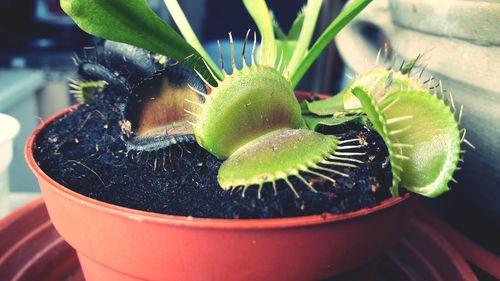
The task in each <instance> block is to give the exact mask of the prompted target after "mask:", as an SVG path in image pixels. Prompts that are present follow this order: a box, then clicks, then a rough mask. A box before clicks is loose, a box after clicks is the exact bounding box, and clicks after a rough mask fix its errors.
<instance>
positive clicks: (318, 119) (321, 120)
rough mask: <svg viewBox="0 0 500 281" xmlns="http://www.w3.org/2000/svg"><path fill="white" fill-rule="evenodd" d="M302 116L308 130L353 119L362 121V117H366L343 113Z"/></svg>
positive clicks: (336, 124) (340, 123)
mask: <svg viewBox="0 0 500 281" xmlns="http://www.w3.org/2000/svg"><path fill="white" fill-rule="evenodd" d="M302 118H304V121H305V122H306V125H307V127H308V128H309V129H310V130H313V131H316V130H317V129H318V128H319V127H320V126H327V127H331V126H338V125H342V124H345V123H347V122H351V121H354V120H360V122H361V123H363V122H364V121H363V120H362V119H363V118H366V117H365V116H363V115H345V116H339V117H335V116H314V115H305V116H302Z"/></svg>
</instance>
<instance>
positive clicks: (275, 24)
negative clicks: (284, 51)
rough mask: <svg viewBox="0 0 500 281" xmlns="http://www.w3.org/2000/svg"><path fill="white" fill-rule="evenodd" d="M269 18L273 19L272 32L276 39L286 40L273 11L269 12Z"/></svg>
mask: <svg viewBox="0 0 500 281" xmlns="http://www.w3.org/2000/svg"><path fill="white" fill-rule="evenodd" d="M271 18H272V20H273V30H274V34H276V37H277V39H278V40H286V35H285V32H283V29H282V28H281V26H280V24H279V22H278V21H277V20H276V17H275V16H274V13H272V12H271Z"/></svg>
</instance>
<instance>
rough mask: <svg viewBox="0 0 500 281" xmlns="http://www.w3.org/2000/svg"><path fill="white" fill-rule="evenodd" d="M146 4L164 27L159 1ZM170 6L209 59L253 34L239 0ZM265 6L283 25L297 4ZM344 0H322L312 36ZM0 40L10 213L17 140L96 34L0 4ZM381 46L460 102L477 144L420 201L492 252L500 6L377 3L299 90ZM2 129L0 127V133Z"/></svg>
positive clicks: (52, 2) (497, 191) (58, 100)
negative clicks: (429, 197) (13, 131)
mask: <svg viewBox="0 0 500 281" xmlns="http://www.w3.org/2000/svg"><path fill="white" fill-rule="evenodd" d="M149 2H150V4H151V7H152V8H153V9H154V10H155V12H156V13H157V14H158V15H160V17H162V18H163V19H164V20H165V21H167V22H169V23H172V22H171V20H170V19H169V15H168V12H167V10H166V8H165V7H164V5H163V1H161V0H149ZM179 2H180V4H181V6H182V7H183V9H184V11H185V13H186V16H187V17H188V19H189V21H190V23H191V24H192V27H193V29H194V31H195V32H196V34H197V35H198V36H199V38H200V40H202V42H203V44H204V45H205V47H206V49H207V51H208V52H209V53H210V54H211V55H212V56H213V57H214V58H217V56H218V51H217V48H216V44H215V42H216V40H227V38H228V37H227V36H228V35H227V33H228V32H232V34H233V36H234V37H235V38H236V39H239V40H240V41H239V42H240V43H241V39H243V37H244V35H245V33H246V31H247V30H248V29H249V28H250V29H252V30H256V28H255V25H254V23H253V21H252V19H251V18H250V16H249V15H248V14H247V12H246V10H245V9H244V7H243V5H242V3H241V2H240V1H224V5H223V6H222V5H221V3H222V1H215V0H184V1H182V0H181V1H179ZM267 2H268V5H269V6H270V8H271V9H272V10H274V11H278V12H276V13H275V16H276V18H277V19H278V22H279V23H280V24H281V26H282V28H283V29H284V30H288V28H289V26H290V25H291V23H292V22H293V20H294V19H295V16H296V15H297V12H298V11H299V10H300V9H301V7H302V6H303V5H304V4H305V2H306V1H304V0H302V1H301V0H287V1H279V0H268V1H267ZM345 2H346V1H324V4H323V5H324V7H323V9H322V12H321V14H320V17H319V21H318V27H317V32H319V31H322V30H323V29H324V28H325V27H326V26H327V25H328V24H329V23H330V22H331V21H332V19H333V18H335V16H336V15H337V14H338V13H339V11H340V10H341V9H342V6H343V5H344V4H345ZM172 25H173V26H175V25H174V24H172ZM0 38H1V40H0V42H1V43H0V113H6V114H8V115H11V116H13V117H15V118H16V119H17V120H18V121H19V123H20V125H21V129H20V132H19V134H18V135H17V137H16V138H15V141H14V145H13V149H14V156H13V160H12V165H11V166H10V171H8V174H9V178H10V181H9V183H5V181H3V183H2V181H0V185H2V184H3V185H9V186H10V201H11V202H10V204H11V207H10V208H11V209H13V208H15V207H17V206H19V205H20V204H22V203H23V202H26V201H27V200H29V199H30V198H33V197H34V196H37V195H38V185H37V183H36V181H35V178H34V176H33V175H32V173H31V171H30V170H29V169H28V167H27V165H26V164H25V160H24V153H23V149H24V144H25V142H26V139H27V138H28V136H29V135H30V133H31V132H32V130H33V129H34V128H35V127H36V126H37V125H38V124H39V123H40V122H42V120H44V119H46V118H47V117H49V116H50V115H52V114H54V113H55V112H57V111H59V110H61V109H63V108H65V107H67V106H69V105H71V104H73V103H75V100H74V99H73V98H72V97H71V96H70V95H69V93H68V85H67V84H68V78H69V77H75V76H76V68H75V65H74V63H73V59H72V58H73V56H74V55H75V54H77V55H78V54H81V52H82V50H83V48H84V47H88V46H94V45H95V44H96V42H97V41H98V40H99V39H96V38H93V37H91V36H89V35H87V34H85V33H84V32H82V31H81V30H80V29H79V28H78V27H77V26H76V25H75V24H74V22H73V21H72V20H71V19H70V18H69V17H68V16H66V15H65V14H64V13H63V12H62V10H61V9H60V7H59V0H23V1H21V0H0ZM237 41H238V40H237ZM237 43H238V42H237ZM384 44H388V46H389V50H390V52H392V53H394V54H396V55H398V56H399V59H411V58H414V57H416V56H417V55H418V54H419V53H422V52H424V51H425V52H428V55H429V56H428V57H429V59H428V60H427V61H426V63H427V66H428V68H427V69H428V71H427V75H434V76H437V77H438V79H441V80H443V82H444V85H445V87H446V86H447V88H448V89H450V90H451V91H453V92H454V93H455V97H456V100H457V101H458V102H459V103H463V104H465V105H466V106H465V115H464V123H463V125H464V126H465V127H467V128H468V132H469V134H468V136H469V137H468V139H469V140H471V141H472V143H474V144H475V145H476V147H477V149H476V150H475V151H473V150H472V149H468V150H469V152H468V153H467V154H466V155H465V165H464V166H463V168H462V170H461V171H460V172H458V173H457V175H456V176H457V179H458V182H459V184H454V185H453V186H452V187H453V189H454V190H453V192H449V193H447V194H446V195H444V196H443V197H441V198H439V199H438V200H433V201H432V202H430V201H429V202H428V204H429V205H430V206H431V207H432V208H433V210H434V211H435V212H436V213H438V214H439V215H440V216H441V217H443V218H445V219H446V220H447V221H448V222H449V223H451V224H452V225H454V226H455V227H456V228H457V229H458V230H460V231H461V232H462V233H465V234H466V235H467V236H468V237H470V238H472V239H473V240H474V241H476V242H478V243H479V244H481V245H483V246H485V247H487V248H489V249H492V250H493V251H494V252H496V253H497V254H498V253H500V247H499V245H500V239H498V237H500V204H499V203H498V202H500V176H499V171H500V160H499V156H500V155H499V153H500V148H499V142H498V141H499V140H500V113H499V112H500V106H499V105H500V90H499V86H500V77H499V76H498V73H500V2H499V1H491V0H489V1H480V0H475V1H459V0H456V1H455V0H453V1H452V0H446V1H433V0H425V1H418V0H405V1H403V0H376V1H374V2H373V3H372V4H371V5H370V9H368V10H367V11H365V12H363V13H362V15H361V16H360V17H359V18H358V19H357V20H356V21H355V22H353V23H352V24H351V25H350V27H349V28H347V30H345V31H343V32H342V33H341V34H339V37H338V38H337V45H335V43H332V44H331V45H330V46H329V47H328V48H327V50H326V51H325V52H324V53H323V54H322V57H321V58H320V59H318V60H317V62H316V64H315V65H314V66H313V67H312V70H311V71H309V73H308V75H307V76H306V77H305V79H304V80H303V81H302V82H301V84H300V85H299V86H298V89H299V90H307V91H312V92H320V93H326V94H334V93H337V92H338V91H339V89H341V88H343V87H344V86H345V85H346V83H348V79H346V78H345V75H344V74H349V73H350V74H352V73H353V72H354V73H356V72H361V71H364V70H367V69H369V68H372V67H373V61H374V57H375V55H376V52H377V51H378V50H379V48H381V47H383V46H384ZM337 46H338V47H337ZM225 51H227V52H228V51H229V49H228V48H225ZM340 54H341V55H340ZM225 57H226V59H229V56H228V55H226V56H225ZM341 57H342V58H343V59H341ZM226 65H229V63H226ZM5 128H6V127H2V125H1V124H0V131H1V130H5ZM2 157H3V158H6V156H5V155H0V160H2ZM4 160H5V159H4ZM0 172H1V171H0ZM6 173H7V172H6ZM0 177H1V175H0ZM0 189H1V187H0ZM0 192H1V191H0ZM1 196H2V195H1V193H0V197H1ZM0 204H1V203H0ZM0 217H1V214H0ZM491 280H493V279H491Z"/></svg>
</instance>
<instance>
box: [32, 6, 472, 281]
mask: <svg viewBox="0 0 500 281" xmlns="http://www.w3.org/2000/svg"><path fill="white" fill-rule="evenodd" d="M165 2H166V4H167V7H168V9H169V10H170V12H171V15H172V17H173V18H174V20H175V22H176V24H177V26H178V28H179V30H180V31H181V33H182V35H183V37H184V39H185V40H186V41H185V40H184V39H182V38H181V36H179V35H178V34H177V33H176V32H175V31H174V30H173V29H172V28H171V27H170V26H168V25H166V24H165V23H163V22H162V21H161V20H160V19H159V18H158V17H157V16H156V15H155V14H154V13H153V12H152V11H151V10H150V9H149V7H148V6H147V4H146V1H133V2H129V3H122V2H119V3H115V2H114V1H103V0H79V1H72V0H63V1H61V4H62V7H63V9H64V10H65V11H66V12H67V13H68V14H69V15H71V16H72V17H73V18H74V19H75V21H76V22H77V24H78V25H80V27H81V28H82V29H84V30H85V31H87V32H89V33H92V34H94V35H97V36H100V37H103V38H106V39H108V40H113V41H120V42H124V43H127V44H132V45H135V46H138V47H134V46H130V45H126V44H123V43H118V42H113V41H106V43H105V44H104V51H103V52H100V53H97V54H96V55H94V56H90V57H89V56H84V57H82V58H78V59H77V60H76V61H77V63H78V68H79V73H80V74H81V76H82V80H78V81H72V88H73V90H74V92H75V93H76V94H77V97H78V98H79V99H81V101H82V103H81V104H79V105H76V106H73V107H71V108H70V109H68V110H65V111H64V112H61V113H59V114H57V115H55V116H54V117H52V118H50V119H49V120H48V121H46V122H45V123H44V124H43V125H41V126H40V127H39V128H38V129H37V130H36V131H35V132H34V133H33V135H32V136H31V138H30V139H29V140H28V143H27V146H26V155H27V160H28V163H29V165H30V167H31V168H32V170H33V171H34V173H35V175H36V176H37V178H38V180H39V182H40V187H41V190H42V193H43V196H44V200H45V202H46V205H47V209H48V211H49V214H50V217H51V220H52V222H53V223H54V226H55V227H56V229H57V230H58V231H59V232H60V234H61V235H62V236H63V237H64V239H65V240H66V241H67V242H68V243H69V244H70V245H72V246H73V247H74V248H75V249H76V250H77V253H78V256H79V259H80V263H81V265H82V268H83V271H84V274H85V277H86V278H87V279H88V280H206V279H214V280H221V279H238V280H246V279H249V280H250V279H257V278H260V279H266V280H283V279H285V280H310V279H324V278H328V277H331V276H334V275H337V274H339V273H342V272H346V271H349V270H352V269H354V268H355V267H357V266H360V265H361V264H363V263H366V262H368V261H369V260H371V259H373V258H374V257H376V256H378V255H380V254H381V253H383V252H384V251H385V250H386V249H387V248H388V247H390V246H391V245H392V244H393V243H394V242H395V241H397V239H398V237H399V236H400V235H401V233H402V231H403V228H404V225H405V223H406V221H407V218H408V215H409V213H410V204H409V200H408V198H409V197H410V196H409V193H407V192H406V191H405V192H404V194H402V195H400V192H401V191H400V186H402V187H404V188H406V190H409V191H411V192H416V193H419V194H423V195H426V196H429V197H434V196H438V195H439V194H441V193H442V192H444V191H446V190H447V184H448V181H449V180H450V179H452V178H451V177H452V173H453V171H454V170H455V169H456V167H457V162H458V160H459V157H460V153H461V150H460V143H461V142H462V141H463V140H464V138H463V135H462V137H461V132H463V131H460V130H459V128H458V124H459V122H460V117H458V120H457V119H456V118H455V115H456V114H458V115H459V116H460V113H457V112H456V110H455V107H454V104H453V101H452V99H451V96H446V97H445V92H444V91H443V90H442V89H441V88H440V85H431V84H430V83H428V82H425V81H424V82H420V81H419V80H418V79H415V78H413V77H412V76H410V73H411V72H412V70H414V68H415V66H416V64H417V62H418V59H416V60H413V61H410V62H407V63H404V64H402V66H401V67H400V68H399V69H397V70H393V69H390V70H387V69H383V68H377V69H374V70H373V71H370V72H367V73H365V74H361V75H359V77H357V79H356V80H355V81H353V83H352V84H351V85H350V86H349V87H348V88H347V89H345V90H344V91H343V92H342V93H340V94H339V95H337V96H335V97H334V98H331V99H324V100H321V101H312V102H311V101H307V100H304V95H302V99H303V100H304V101H302V102H301V103H299V101H298V100H297V99H296V97H295V95H294V92H293V89H294V87H295V85H297V83H298V82H299V81H300V79H301V78H302V76H303V75H304V73H305V72H306V71H307V69H308V68H309V66H310V65H311V64H312V63H313V62H314V60H315V59H316V58H317V57H318V55H319V54H320V52H321V51H322V50H323V49H324V48H325V46H326V45H327V44H328V43H329V42H330V41H331V40H332V39H333V38H334V36H335V35H336V34H337V33H338V31H340V30H341V29H342V27H343V26H345V24H347V23H348V22H349V21H350V20H351V19H352V18H353V17H354V16H355V15H356V14H358V13H359V12H360V11H361V10H362V9H363V8H364V7H365V6H366V5H368V4H369V2H370V1H368V0H358V1H353V3H352V4H350V5H349V6H348V7H346V9H345V10H344V11H343V12H342V13H341V14H340V15H339V16H338V17H337V18H336V19H335V20H334V21H333V22H332V24H331V25H330V26H329V27H328V28H327V29H326V30H325V32H324V33H323V34H322V35H321V36H320V37H319V39H318V40H317V41H316V43H314V44H313V45H312V47H309V46H310V41H311V38H312V32H313V30H314V26H315V22H316V18H317V15H318V12H319V9H320V7H321V1H315V0H310V1H308V3H307V5H306V6H305V8H304V10H303V13H301V14H299V16H298V19H297V20H296V21H295V23H294V24H293V26H292V29H291V31H290V32H289V33H288V34H287V35H285V34H284V32H282V31H281V30H280V28H279V26H278V25H277V24H276V23H275V22H273V20H272V16H271V14H270V12H269V11H268V9H267V7H266V4H265V2H264V1H243V3H244V4H245V6H246V7H247V9H248V11H249V13H250V14H251V15H252V17H253V18H254V20H255V21H256V23H257V26H258V28H259V31H260V34H261V36H262V43H261V44H260V45H259V46H257V43H256V41H257V35H256V34H255V33H254V34H255V35H253V34H252V35H253V36H250V32H248V33H247V34H246V39H245V47H243V50H242V54H243V55H242V56H244V54H245V48H247V47H248V48H250V46H251V58H250V63H248V65H247V64H245V61H246V60H245V58H244V59H243V63H244V65H243V67H242V68H240V69H238V68H236V67H235V55H234V52H235V51H234V48H233V46H232V44H231V47H232V48H233V49H232V51H233V52H232V53H233V55H232V65H233V71H232V73H231V74H228V73H226V71H225V68H224V66H223V65H221V68H220V69H219V68H217V67H216V66H215V64H214V63H213V62H212V60H211V59H210V58H209V57H208V55H206V53H205V52H204V50H203V48H202V46H201V44H200V43H199V42H198V40H197V38H196V36H194V34H193V33H192V31H191V29H190V27H189V24H188V22H187V20H186V19H185V17H184V15H183V13H182V10H180V7H179V6H178V4H177V2H176V1H175V0H169V1H165ZM294 34H295V35H294ZM297 34H298V35H297ZM252 37H253V38H252ZM275 37H277V38H275ZM249 38H251V39H250V42H252V41H253V43H249V44H247V43H248V42H249ZM252 39H253V40H252ZM230 41H232V37H231V35H230ZM247 45H248V46H247ZM139 47H140V48H139ZM146 50H147V51H146ZM221 61H222V59H221ZM308 97H309V98H311V95H309V96H308ZM299 98H300V95H299ZM460 112H461V111H460ZM389 194H390V195H392V198H389V199H387V197H389ZM159 196H160V197H159ZM161 196H164V197H161ZM93 198H96V199H99V200H96V199H93ZM104 201H105V202H104ZM111 203H112V204H111ZM284 217H287V218H284ZM238 218H240V219H238ZM242 218H244V219H242ZM249 218H250V219H249Z"/></svg>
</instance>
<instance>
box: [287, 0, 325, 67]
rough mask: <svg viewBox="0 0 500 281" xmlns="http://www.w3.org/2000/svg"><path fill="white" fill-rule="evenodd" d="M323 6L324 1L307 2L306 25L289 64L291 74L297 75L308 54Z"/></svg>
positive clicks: (303, 25)
mask: <svg viewBox="0 0 500 281" xmlns="http://www.w3.org/2000/svg"><path fill="white" fill-rule="evenodd" d="M322 4H323V1H322V0H308V1H307V5H306V6H305V8H304V23H303V24H302V29H301V31H300V35H299V38H298V40H297V46H296V47H295V50H294V52H293V55H292V58H291V59H290V62H289V64H288V69H289V71H290V73H295V71H296V69H297V68H298V67H299V65H300V63H301V61H302V59H303V58H304V55H305V54H306V53H307V49H308V48H309V44H311V39H312V36H313V33H314V28H315V27H316V22H317V20H318V14H319V11H320V9H321V5H322Z"/></svg>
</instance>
